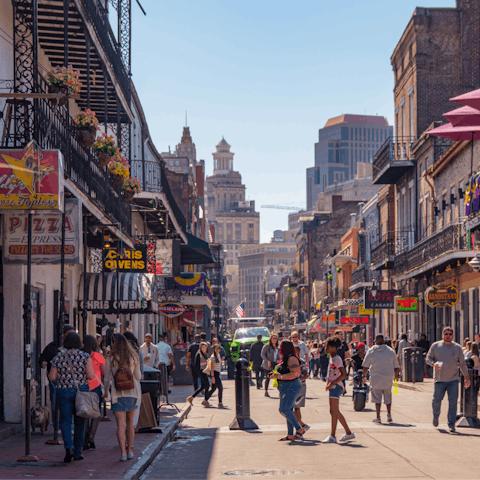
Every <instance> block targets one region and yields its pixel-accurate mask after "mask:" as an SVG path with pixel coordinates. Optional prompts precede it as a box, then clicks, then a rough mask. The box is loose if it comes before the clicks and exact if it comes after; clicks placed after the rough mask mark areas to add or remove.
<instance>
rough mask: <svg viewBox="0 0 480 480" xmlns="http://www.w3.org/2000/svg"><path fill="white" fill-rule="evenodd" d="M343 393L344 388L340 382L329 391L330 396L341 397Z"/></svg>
mask: <svg viewBox="0 0 480 480" xmlns="http://www.w3.org/2000/svg"><path fill="white" fill-rule="evenodd" d="M342 395H343V388H342V387H341V386H340V385H339V384H338V383H337V384H336V385H335V386H334V387H333V388H331V389H330V390H329V391H328V396H329V397H330V398H340V397H341V396H342Z"/></svg>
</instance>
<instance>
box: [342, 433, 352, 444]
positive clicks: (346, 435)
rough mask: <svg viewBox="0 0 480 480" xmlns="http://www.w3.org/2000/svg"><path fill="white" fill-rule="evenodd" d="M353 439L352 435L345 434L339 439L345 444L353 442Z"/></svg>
mask: <svg viewBox="0 0 480 480" xmlns="http://www.w3.org/2000/svg"><path fill="white" fill-rule="evenodd" d="M354 438H355V434H354V433H353V432H352V433H346V434H345V435H344V436H343V437H342V438H341V439H340V441H341V442H347V441H348V440H353V439H354Z"/></svg>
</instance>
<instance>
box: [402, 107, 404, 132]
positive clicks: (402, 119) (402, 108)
mask: <svg viewBox="0 0 480 480" xmlns="http://www.w3.org/2000/svg"><path fill="white" fill-rule="evenodd" d="M402 137H405V105H402Z"/></svg>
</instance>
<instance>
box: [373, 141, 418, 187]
mask: <svg viewBox="0 0 480 480" xmlns="http://www.w3.org/2000/svg"><path fill="white" fill-rule="evenodd" d="M415 141H416V137H389V138H387V140H386V141H385V143H384V144H383V145H382V146H381V147H380V148H379V150H378V152H377V153H376V154H375V156H374V157H373V166H372V171H373V183H379V184H388V183H394V181H395V179H396V177H397V176H398V174H400V175H401V174H403V173H404V171H405V168H408V167H411V166H413V164H411V165H410V164H409V163H408V162H411V161H412V160H413V159H414V155H413V145H414V143H415ZM389 167H392V168H393V170H390V168H389ZM389 170H390V171H389ZM394 170H395V171H394Z"/></svg>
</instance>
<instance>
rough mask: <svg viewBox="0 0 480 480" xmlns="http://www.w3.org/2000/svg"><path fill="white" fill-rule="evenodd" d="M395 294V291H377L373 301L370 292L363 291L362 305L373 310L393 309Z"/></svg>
mask: <svg viewBox="0 0 480 480" xmlns="http://www.w3.org/2000/svg"><path fill="white" fill-rule="evenodd" d="M396 294H397V291H396V290H378V291H377V296H376V297H375V299H374V298H373V296H372V292H371V290H365V291H364V293H363V295H364V299H363V300H364V301H363V305H364V307H365V308H373V305H374V304H375V308H378V309H382V310H386V309H389V308H395V301H394V300H395V295H396Z"/></svg>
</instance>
